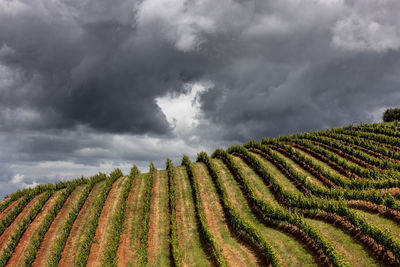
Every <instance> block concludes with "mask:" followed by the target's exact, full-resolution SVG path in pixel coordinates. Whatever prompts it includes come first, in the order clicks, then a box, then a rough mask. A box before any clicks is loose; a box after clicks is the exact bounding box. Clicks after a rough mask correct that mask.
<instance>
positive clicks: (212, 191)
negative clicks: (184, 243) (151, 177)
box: [194, 163, 258, 266]
mask: <svg viewBox="0 0 400 267" xmlns="http://www.w3.org/2000/svg"><path fill="white" fill-rule="evenodd" d="M194 171H195V175H196V178H197V181H198V184H199V190H200V196H201V200H202V205H203V208H204V213H205V216H206V221H207V225H208V227H209V228H210V231H211V232H212V234H213V236H214V238H215V240H216V242H217V243H218V245H219V246H220V247H221V249H222V254H223V256H224V258H225V259H226V260H227V261H228V264H229V266H257V265H258V259H257V256H256V255H255V253H254V252H252V251H251V249H250V248H249V247H248V246H246V245H244V244H243V243H242V242H240V240H239V239H238V238H237V237H235V236H234V235H233V234H232V233H231V232H230V230H229V228H228V225H227V221H226V219H225V216H223V214H224V213H223V208H222V205H221V203H220V200H219V196H218V193H217V190H216V188H215V186H214V183H213V181H212V179H211V177H210V175H209V174H208V170H207V167H206V166H205V165H204V164H203V163H195V164H194Z"/></svg>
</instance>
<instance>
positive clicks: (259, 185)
mask: <svg viewBox="0 0 400 267" xmlns="http://www.w3.org/2000/svg"><path fill="white" fill-rule="evenodd" d="M233 160H234V162H235V163H236V165H238V166H239V168H240V169H241V171H242V173H243V174H244V175H245V176H246V178H247V179H248V181H249V183H250V185H251V187H252V188H254V190H255V192H256V194H257V196H258V197H259V198H261V199H262V200H264V201H265V202H267V203H268V204H270V205H272V206H275V207H277V206H279V203H278V201H277V200H276V198H275V196H274V195H273V194H272V192H271V190H270V188H269V187H268V186H267V185H266V184H265V183H264V181H263V180H262V179H260V177H258V175H257V174H256V173H255V172H254V171H253V169H251V168H250V167H249V166H248V165H247V164H246V163H245V162H244V161H243V160H242V159H241V158H239V157H236V156H234V157H233Z"/></svg>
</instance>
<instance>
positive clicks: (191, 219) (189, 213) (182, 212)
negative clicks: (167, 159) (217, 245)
mask: <svg viewBox="0 0 400 267" xmlns="http://www.w3.org/2000/svg"><path fill="white" fill-rule="evenodd" d="M175 190H176V191H175V194H176V195H175V199H176V220H177V224H178V239H179V246H180V248H181V252H182V260H183V265H184V266H210V262H209V259H208V257H207V255H206V254H205V252H204V250H203V247H202V245H201V241H200V236H199V231H198V226H197V221H196V213H195V207H194V202H193V196H192V189H191V187H190V182H189V178H188V176H187V173H186V169H185V168H184V167H176V168H175Z"/></svg>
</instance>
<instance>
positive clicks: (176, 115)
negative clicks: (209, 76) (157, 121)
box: [156, 83, 213, 133]
mask: <svg viewBox="0 0 400 267" xmlns="http://www.w3.org/2000/svg"><path fill="white" fill-rule="evenodd" d="M212 86H213V85H212V83H205V84H200V83H194V84H186V85H185V86H184V88H183V89H184V93H182V94H179V95H176V94H167V95H165V96H163V97H158V98H156V103H157V105H158V106H159V107H160V108H161V110H162V112H163V113H164V114H165V116H166V118H167V121H168V123H169V124H170V125H171V127H172V128H174V130H175V132H177V133H178V132H181V131H183V132H185V131H187V130H190V129H192V128H194V127H196V126H197V125H198V123H199V119H200V117H201V104H200V101H199V96H200V95H201V93H203V92H205V91H207V90H208V89H210V88H211V87H212Z"/></svg>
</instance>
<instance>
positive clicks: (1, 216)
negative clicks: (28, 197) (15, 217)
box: [0, 198, 21, 221]
mask: <svg viewBox="0 0 400 267" xmlns="http://www.w3.org/2000/svg"><path fill="white" fill-rule="evenodd" d="M20 200H21V198H20V199H17V200H15V201H13V202H12V203H11V204H10V205H8V207H7V208H6V209H5V210H3V212H2V213H0V221H1V220H2V219H3V218H5V217H6V216H7V214H8V212H9V211H10V210H11V209H12V208H13V207H15V205H17V204H18V203H19V202H20Z"/></svg>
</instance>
